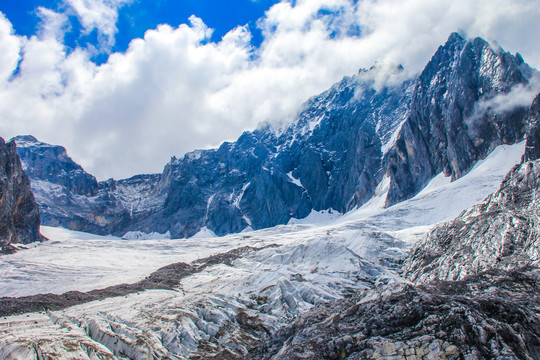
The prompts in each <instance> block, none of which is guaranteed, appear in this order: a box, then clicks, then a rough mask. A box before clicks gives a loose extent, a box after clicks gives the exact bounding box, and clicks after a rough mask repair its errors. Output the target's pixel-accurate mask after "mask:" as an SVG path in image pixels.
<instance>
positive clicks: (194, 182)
mask: <svg viewBox="0 0 540 360" xmlns="http://www.w3.org/2000/svg"><path fill="white" fill-rule="evenodd" d="M376 71H378V69H372V70H371V72H369V71H366V72H361V73H360V74H359V75H358V76H355V77H350V78H345V79H344V80H343V81H342V82H341V83H339V84H337V85H335V86H334V87H333V88H332V89H330V90H328V91H327V92H325V93H323V94H321V95H320V96H318V97H315V98H313V99H311V100H310V101H309V102H308V103H307V104H306V106H305V109H304V110H303V111H302V112H301V114H300V115H299V118H298V121H297V122H295V123H294V124H293V125H291V126H289V127H288V128H286V129H284V130H283V131H278V132H277V133H275V132H274V131H273V130H272V129H271V128H270V127H263V128H261V129H259V130H256V131H254V132H246V133H244V134H243V135H242V136H241V137H240V138H239V139H238V141H237V142H235V143H225V144H223V145H222V146H221V147H220V148H219V149H216V150H207V151H198V152H194V153H190V154H187V155H186V156H185V157H184V158H183V159H181V160H175V161H173V162H171V163H169V164H168V165H167V166H166V168H165V171H164V173H163V175H162V182H166V183H168V184H169V185H168V190H167V191H168V194H167V201H166V202H165V205H164V210H163V216H161V217H157V218H156V217H153V220H154V221H155V220H156V219H159V218H162V219H164V221H165V222H168V224H163V228H162V229H163V230H164V229H169V230H170V231H171V235H173V236H177V235H181V236H190V235H193V234H194V233H196V232H197V231H198V230H199V229H200V227H202V226H207V227H208V228H210V229H211V230H213V231H214V232H215V233H216V234H218V235H224V234H227V233H230V232H238V231H241V230H243V229H244V228H246V227H247V226H250V227H252V228H254V229H260V228H264V227H269V226H274V225H278V224H285V223H287V222H288V221H289V219H290V218H291V217H295V218H303V217H305V216H307V215H308V214H309V213H310V212H311V210H312V209H314V210H323V209H329V208H331V209H335V210H338V211H340V212H345V211H347V210H350V209H351V208H352V207H354V206H356V205H359V204H362V203H364V202H365V201H367V200H368V199H369V198H370V197H371V196H372V194H373V190H374V189H375V187H376V185H377V183H378V182H379V181H380V179H381V178H382V176H381V173H380V168H381V165H382V164H381V159H382V150H381V147H382V141H387V142H388V141H389V139H388V138H387V137H389V136H388V134H390V135H391V131H396V129H397V127H398V126H399V124H400V123H401V122H402V121H403V119H404V113H405V112H406V109H407V107H408V103H409V96H410V92H407V91H406V89H408V88H409V87H410V86H411V81H401V82H398V83H397V84H392V85H391V86H386V87H383V88H382V89H380V90H379V91H377V90H375V89H374V88H373V85H374V84H373V80H372V78H373V77H374V73H373V72H376ZM394 71H396V72H398V73H399V72H401V70H399V69H395V70H394ZM359 92H363V94H362V96H361V97H360V96H359V95H358V93H359ZM396 109H397V110H398V111H396ZM377 128H379V129H383V128H384V130H379V133H378V132H377ZM385 136H386V137H385ZM158 221H159V220H158Z"/></svg>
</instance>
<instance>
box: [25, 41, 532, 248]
mask: <svg viewBox="0 0 540 360" xmlns="http://www.w3.org/2000/svg"><path fill="white" fill-rule="evenodd" d="M381 72H382V73H381ZM402 73H403V70H402V68H400V67H399V66H395V67H393V68H392V67H386V68H384V66H374V67H373V68H372V69H370V70H361V71H359V73H358V74H357V75H355V76H350V77H345V78H344V79H343V80H342V81H341V82H339V83H337V84H335V85H334V86H332V87H331V88H330V89H329V90H327V91H325V92H323V93H321V94H320V95H317V96H314V97H312V98H311V99H309V100H308V101H307V102H306V104H305V105H304V107H303V110H302V111H301V112H300V113H299V115H298V116H297V119H296V121H295V122H293V123H291V124H290V125H288V126H287V127H285V128H284V129H283V130H281V131H274V130H272V129H270V128H269V127H261V128H258V129H256V130H254V131H252V132H245V133H243V134H242V135H241V136H240V137H239V138H238V140H237V141H236V142H232V143H231V142H226V143H223V144H222V145H221V146H220V147H219V148H217V149H210V150H197V151H194V152H191V153H188V154H186V155H185V156H184V157H183V158H180V159H176V158H173V159H171V162H169V163H168V164H167V165H166V166H165V168H164V171H163V173H162V174H161V175H159V174H156V175H149V176H147V177H146V178H145V179H144V180H141V181H138V182H137V184H138V185H137V186H139V190H141V189H143V190H142V192H143V194H144V196H140V197H139V198H136V197H134V196H131V195H129V194H132V195H133V194H136V193H137V192H138V190H136V187H132V186H131V185H129V183H130V180H129V179H126V180H120V181H116V180H109V181H107V182H102V183H100V184H99V186H98V188H99V190H98V192H97V194H94V196H90V197H88V196H82V195H80V194H76V193H74V192H73V191H70V190H69V188H67V187H66V186H64V188H63V189H57V190H58V191H56V190H55V191H52V190H51V188H47V186H46V183H43V182H41V181H43V180H46V181H49V180H47V178H44V176H42V175H40V174H37V175H34V176H33V177H32V178H33V180H34V181H33V183H34V184H35V183H38V182H40V184H41V186H37V187H35V188H37V192H38V193H39V194H38V195H37V198H38V202H40V205H41V207H42V209H43V210H44V211H43V213H44V215H43V218H44V223H45V224H50V225H53V226H58V225H61V226H65V227H68V228H70V229H74V230H84V231H90V232H95V233H99V234H107V233H112V234H117V235H123V234H124V233H126V232H129V231H143V232H146V233H152V232H158V233H161V234H165V233H169V234H170V235H171V236H172V237H189V236H193V235H195V234H196V233H197V232H198V231H200V230H201V229H203V228H208V229H210V230H212V231H213V232H215V233H216V234H217V235H225V234H228V233H235V232H240V231H243V230H244V229H246V228H252V229H261V228H265V227H270V226H275V225H278V224H286V223H287V222H288V221H289V220H290V219H291V218H304V217H306V216H307V215H309V214H310V213H311V211H322V210H334V211H338V212H340V213H345V212H347V211H349V210H351V209H353V208H356V207H359V206H361V205H362V204H364V203H366V202H367V201H368V200H369V199H371V198H372V196H373V195H374V191H375V189H376V188H377V186H378V185H379V183H380V182H381V181H382V179H383V177H384V176H387V177H388V178H389V179H390V185H389V191H388V194H387V197H386V200H385V203H386V206H391V205H393V204H395V203H397V202H400V201H403V200H405V199H408V198H410V197H412V196H414V195H415V194H416V193H418V192H419V191H420V190H421V189H422V188H423V187H424V186H425V185H426V184H427V182H428V181H429V180H430V179H431V178H433V177H434V176H435V175H437V174H438V173H440V172H444V173H445V174H446V175H449V176H452V178H453V179H455V178H459V177H461V176H462V175H463V174H465V173H466V172H467V171H468V170H470V168H471V167H472V166H473V165H474V163H475V162H476V161H478V160H479V159H482V158H484V157H485V156H487V155H488V154H489V152H490V151H491V150H493V149H494V148H495V147H496V146H498V145H500V144H512V143H516V142H518V141H520V140H521V139H522V138H523V135H524V133H525V127H526V125H527V124H526V112H527V107H525V106H523V107H517V108H515V109H512V110H510V111H503V112H496V111H493V110H491V109H487V110H485V111H484V112H483V113H481V114H478V113H476V112H475V111H476V110H477V108H478V107H479V105H478V104H479V103H481V102H482V101H485V100H488V99H493V98H495V97H496V96H498V95H500V94H507V93H509V92H510V90H511V89H512V88H514V87H516V86H518V85H521V86H523V85H527V84H528V82H529V79H530V78H531V77H532V74H533V73H535V70H534V69H532V68H530V67H529V66H528V65H526V64H525V63H524V61H523V59H522V58H521V56H513V55H511V54H509V53H507V52H505V51H504V50H502V49H501V48H494V47H493V46H491V45H490V44H489V43H487V42H486V41H484V40H482V39H480V38H476V39H473V40H466V39H464V38H463V37H462V36H461V35H459V34H457V33H453V34H451V35H450V37H449V39H448V41H447V42H446V44H445V45H443V46H441V47H439V49H438V50H437V52H436V53H435V55H434V56H433V57H432V59H431V60H430V62H429V63H428V64H427V65H426V68H425V69H424V71H423V72H422V73H421V74H420V75H419V76H418V77H417V78H416V79H406V78H405V77H404V76H403V75H401V74H402ZM381 74H382V76H380V75H381ZM381 78H382V79H383V81H382V82H381V81H380V79H381ZM384 79H386V81H384ZM473 115H474V116H473ZM21 157H22V158H23V159H24V154H22V155H21ZM139 179H142V178H139ZM89 181H90V182H92V180H91V179H90V180H89ZM49 182H50V181H49ZM91 188H92V189H94V188H95V187H93V186H92V187H91ZM119 189H120V190H119ZM66 190H67V191H66ZM58 198H59V199H60V201H56V200H57V199H58ZM51 199H53V200H52V201H50V200H51ZM67 208H69V209H70V211H69V212H70V213H75V214H77V216H76V219H75V220H74V219H69V218H68V217H66V216H65V215H63V214H64V213H65V211H64V210H65V209H67Z"/></svg>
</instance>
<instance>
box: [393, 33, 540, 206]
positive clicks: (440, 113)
mask: <svg viewBox="0 0 540 360" xmlns="http://www.w3.org/2000/svg"><path fill="white" fill-rule="evenodd" d="M532 71H533V70H532V69H531V68H530V67H528V66H527V65H526V64H525V63H523V59H522V58H521V57H515V56H513V55H511V54H509V53H507V52H505V51H503V50H502V49H500V48H494V45H491V44H489V43H487V42H486V41H484V40H483V39H480V38H476V39H474V40H472V41H466V40H465V39H464V38H463V37H461V36H460V35H459V34H457V33H453V34H452V35H451V36H450V38H449V39H448V42H447V43H446V44H445V45H444V46H442V47H440V48H439V50H438V51H437V52H436V53H435V55H434V56H433V58H432V59H431V61H430V62H429V63H428V65H427V66H426V68H425V69H424V71H423V72H422V74H421V75H420V76H419V77H418V79H417V82H416V87H415V90H414V96H413V99H412V104H411V110H410V114H409V117H408V119H407V121H406V122H405V124H404V125H403V127H402V130H401V132H400V134H399V137H398V139H397V141H396V144H395V147H394V148H393V149H392V150H391V151H390V152H389V154H388V156H387V158H386V161H387V167H386V169H387V170H386V171H387V173H388V175H389V177H390V178H391V183H390V189H389V193H388V197H387V201H386V204H387V205H393V204H395V203H397V202H400V201H402V200H404V199H408V198H410V197H412V196H414V195H415V194H416V193H418V191H420V190H421V189H422V188H423V187H424V186H425V185H426V184H427V183H428V182H429V180H430V179H431V178H432V177H433V176H435V175H437V174H439V173H441V172H444V173H445V175H447V176H452V178H453V179H456V178H459V177H461V176H462V175H464V174H465V173H467V172H468V171H469V170H470V169H471V168H472V166H473V165H474V164H475V162H476V161H477V160H479V159H482V158H484V157H486V156H487V155H488V154H489V153H490V152H491V151H492V150H493V149H494V148H495V147H496V146H498V145H501V144H512V143H515V142H518V141H520V140H522V139H523V136H524V133H525V125H526V119H527V111H528V109H527V108H526V107H518V108H515V109H512V110H510V111H507V112H504V113H499V114H497V113H493V111H491V110H489V109H487V111H480V109H481V106H480V105H481V104H482V103H483V102H484V101H487V100H488V99H492V98H494V97H495V96H497V95H500V94H505V93H508V92H509V91H510V90H511V89H512V87H514V86H516V85H518V84H527V83H528V78H529V77H530V74H531V73H532Z"/></svg>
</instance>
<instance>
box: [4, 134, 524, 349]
mask: <svg viewBox="0 0 540 360" xmlns="http://www.w3.org/2000/svg"><path fill="white" fill-rule="evenodd" d="M524 147H525V144H524V142H522V143H519V144H516V145H512V146H507V145H505V146H500V147H498V148H496V149H495V150H494V151H493V152H492V153H491V154H490V155H489V156H488V157H487V158H486V159H485V160H482V161H480V162H478V163H477V164H476V165H475V167H474V168H473V169H472V170H471V171H470V172H469V173H468V174H467V175H465V176H463V177H462V178H460V179H458V180H456V181H454V182H450V179H449V178H445V177H444V176H443V175H442V174H441V175H439V176H437V177H435V178H434V179H433V180H432V181H431V182H430V183H429V184H428V185H427V186H426V187H425V188H424V189H423V190H422V191H421V192H420V193H419V194H417V195H416V196H415V197H413V198H412V199H410V200H407V201H404V202H401V203H398V204H396V205H394V206H392V207H389V208H386V209H385V208H384V207H383V205H384V203H385V196H386V192H387V188H386V186H385V185H386V184H385V180H384V179H383V181H382V182H381V184H380V185H379V187H378V188H377V192H376V196H375V197H374V198H373V199H372V200H371V201H370V202H368V203H366V204H365V205H364V206H362V207H361V208H359V209H356V210H353V211H351V212H349V213H347V214H345V215H338V216H336V213H333V214H328V213H326V214H320V213H312V215H310V216H309V217H308V218H307V219H303V220H302V221H296V220H292V221H291V222H290V223H289V225H281V226H276V227H273V228H269V229H264V230H259V231H251V232H243V233H239V234H233V235H228V236H224V237H214V238H205V239H201V238H188V239H158V240H123V239H121V238H117V237H112V236H110V237H100V236H96V235H90V234H85V233H77V232H73V231H69V230H65V229H60V228H50V227H42V233H43V234H44V235H45V236H46V237H48V238H49V241H46V242H44V243H41V244H37V245H33V246H32V247H31V248H30V249H28V250H24V251H20V252H18V253H16V254H13V255H8V256H4V257H2V258H0V270H1V278H2V281H1V282H0V297H21V296H29V295H35V294H42V293H55V294H62V293H65V292H67V291H81V292H85V291H90V290H93V289H100V288H104V287H107V286H112V285H118V284H122V283H134V282H137V281H139V280H142V279H144V278H145V277H147V276H148V275H150V273H152V272H153V271H155V270H157V269H158V268H161V267H163V266H166V265H169V264H172V263H179V262H184V263H188V264H197V260H200V259H204V258H208V257H209V256H212V255H216V254H220V253H227V252H229V251H231V250H234V249H239V248H243V247H246V246H249V248H246V251H244V252H242V254H241V256H239V257H237V258H234V259H232V260H231V261H222V262H220V263H215V264H212V265H211V266H206V267H204V268H201V271H196V272H194V273H192V274H190V275H189V276H186V277H185V278H183V279H182V280H181V282H180V283H179V284H178V286H177V287H176V288H174V289H173V290H160V289H157V290H146V291H141V292H137V293H134V294H128V295H124V296H119V297H110V298H105V299H102V300H99V301H93V302H88V303H85V304H81V305H77V306H72V307H68V308H66V309H63V310H58V311H47V312H38V313H30V314H23V315H16V316H6V317H4V318H1V319H0V358H6V359H27V358H28V359H34V358H70V359H75V358H76V359H83V358H90V359H109V358H110V359H114V358H121V359H122V358H129V359H152V358H158V359H162V358H170V359H181V358H185V357H189V358H197V356H198V357H199V358H205V359H206V358H212V356H215V358H235V356H236V357H241V356H242V355H244V354H246V352H247V349H248V348H249V347H250V346H252V345H253V344H254V343H255V342H256V341H257V340H258V339H260V338H263V337H264V336H266V335H267V334H268V332H270V333H271V332H273V331H276V330H278V329H279V328H280V327H281V326H283V325H284V324H287V323H288V322H289V321H290V320H291V319H293V318H294V317H295V316H297V315H299V314H301V313H303V312H305V311H307V310H308V309H310V308H312V307H313V306H316V305H318V304H321V303H325V302H329V301H332V300H336V299H339V298H341V297H343V296H344V295H346V294H347V293H351V292H357V291H359V290H361V289H367V288H373V287H377V286H380V285H387V284H390V283H399V282H402V281H404V280H402V279H401V278H400V276H399V274H397V273H396V268H397V266H398V265H399V263H400V261H401V260H402V259H403V257H404V256H405V254H406V253H407V251H408V250H409V249H410V247H411V245H412V244H414V243H416V242H417V241H418V240H420V239H421V238H422V237H423V236H424V235H425V234H426V233H427V232H428V231H429V230H430V229H431V228H432V227H433V226H434V225H435V224H437V223H439V222H441V221H447V220H450V219H453V218H455V217H456V216H457V215H459V213H460V212H461V211H463V210H465V209H467V208H469V207H470V206H472V205H474V204H476V203H479V202H481V201H482V200H483V199H484V198H485V197H486V196H488V195H489V194H491V193H493V192H494V191H495V190H497V188H498V186H499V185H500V183H501V181H502V180H503V178H504V177H505V175H506V174H507V173H508V171H509V170H510V169H511V168H512V167H513V166H514V165H515V164H517V163H519V161H520V158H521V155H522V154H523V151H524Z"/></svg>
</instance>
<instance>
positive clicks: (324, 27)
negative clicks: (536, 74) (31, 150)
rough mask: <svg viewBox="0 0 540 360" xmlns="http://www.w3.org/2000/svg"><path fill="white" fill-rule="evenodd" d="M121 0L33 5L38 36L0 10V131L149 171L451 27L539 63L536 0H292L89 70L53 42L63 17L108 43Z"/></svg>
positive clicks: (421, 50) (141, 47)
mask: <svg viewBox="0 0 540 360" xmlns="http://www.w3.org/2000/svg"><path fill="white" fill-rule="evenodd" d="M126 3H127V1H124V0H66V4H69V7H68V9H67V10H66V13H56V12H53V11H51V10H47V9H40V13H41V16H42V19H43V23H42V31H40V32H39V34H38V35H36V36H32V37H29V38H27V37H22V36H18V35H17V34H15V33H14V31H13V28H12V26H11V24H10V22H9V20H8V19H7V18H6V17H4V16H3V15H1V14H0V53H1V54H2V56H1V57H0V119H1V120H0V136H3V137H5V138H9V137H12V136H15V135H18V134H32V135H34V136H36V137H38V138H39V139H41V140H43V141H46V142H50V143H55V144H61V145H63V146H65V147H66V148H67V149H68V151H69V153H70V154H71V156H72V157H73V158H74V160H75V161H77V162H80V163H81V164H82V165H83V166H84V167H85V169H86V170H87V171H89V172H91V173H93V174H95V175H96V176H97V177H98V178H100V179H106V178H109V177H115V178H122V177H128V176H131V175H134V174H137V173H149V172H160V171H161V170H162V168H163V166H164V164H165V163H166V162H167V161H168V159H169V158H170V156H172V155H176V156H179V155H182V154H183V153H185V152H188V151H191V150H193V149H196V148H206V147H210V146H217V145H219V143H221V142H222V141H224V140H233V139H235V138H236V137H237V136H238V135H239V134H240V133H241V132H242V131H244V130H250V129H253V128H255V127H256V126H257V124H258V123H260V122H263V121H268V122H283V121H288V120H290V119H292V118H293V117H294V115H295V113H296V112H297V111H298V110H299V109H300V107H301V104H302V103H303V102H304V101H305V100H306V99H308V98H309V97H310V96H312V95H315V94H316V93H318V92H321V91H323V90H325V89H326V88H328V87H329V86H330V85H331V84H332V83H334V82H336V81H339V80H340V79H341V77H343V76H344V75H350V74H354V73H356V72H357V71H358V69H359V68H363V67H364V68H369V67H370V66H371V65H373V64H374V63H375V62H376V61H388V62H393V63H401V64H403V66H404V67H405V69H406V70H407V71H409V72H410V74H415V73H417V72H419V71H420V70H421V69H422V67H423V66H424V65H425V64H426V62H427V61H428V60H429V58H430V57H431V55H432V54H433V53H434V52H435V50H436V49H437V47H438V46H439V45H441V44H442V43H444V41H445V40H446V38H447V37H448V35H449V34H450V33H451V32H452V31H456V30H458V29H461V30H463V31H465V32H466V33H468V34H469V35H470V36H482V37H484V38H486V39H490V40H493V39H496V40H497V41H498V42H499V43H500V44H501V46H503V47H504V48H505V49H506V50H507V51H511V52H516V51H519V52H520V53H521V54H522V55H523V57H524V59H525V61H527V62H528V63H529V64H530V65H531V66H533V67H537V68H538V67H540V43H539V42H538V41H537V39H536V38H535V35H536V34H539V33H540V22H538V21H537V19H538V18H540V7H538V6H537V1H536V0H522V1H519V2H516V1H513V0H490V1H486V0H478V1H474V2H471V1H469V0H456V1H451V2H449V1H446V0H378V1H375V0H364V1H362V0H360V1H349V0H297V1H295V3H294V5H293V4H292V3H290V2H288V1H283V2H281V3H278V4H276V5H274V6H272V7H271V8H270V9H268V11H267V12H266V14H265V16H264V17H263V18H261V19H259V21H258V26H259V27H260V29H261V30H262V33H263V37H264V40H263V42H262V44H261V46H260V47H259V48H253V47H252V45H251V32H250V29H249V28H248V27H247V26H239V27H237V28H235V29H232V30H231V31H230V32H229V33H228V34H227V35H225V36H224V37H223V38H222V39H221V40H220V41H219V42H212V41H211V40H210V36H211V33H212V30H211V29H209V28H208V27H207V26H206V25H205V23H204V19H199V18H196V17H191V18H190V22H189V23H188V24H183V25H180V26H179V27H171V26H169V25H161V26H159V27H158V28H157V29H152V30H148V31H147V32H146V33H145V36H144V38H142V39H135V40H133V41H132V42H131V44H130V46H129V48H128V50H127V51H126V52H125V53H115V54H112V55H111V56H110V57H109V60H108V61H107V62H106V63H104V64H103V65H101V66H97V65H96V64H94V63H93V62H92V61H91V60H90V59H91V57H92V49H80V48H79V49H75V50H70V51H68V49H67V48H66V46H65V45H64V44H63V43H62V41H63V40H62V39H63V33H64V32H65V31H66V26H67V25H66V22H67V14H68V13H69V11H75V12H76V13H77V16H78V17H79V19H80V22H81V24H82V25H83V26H84V27H85V29H86V31H88V32H90V31H94V30H96V31H98V33H99V34H101V36H102V38H101V39H102V45H103V46H104V47H107V46H111V45H112V44H114V36H115V34H116V31H117V30H116V27H115V23H116V20H117V18H118V11H119V10H118V9H120V8H121V6H123V5H124V4H126Z"/></svg>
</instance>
